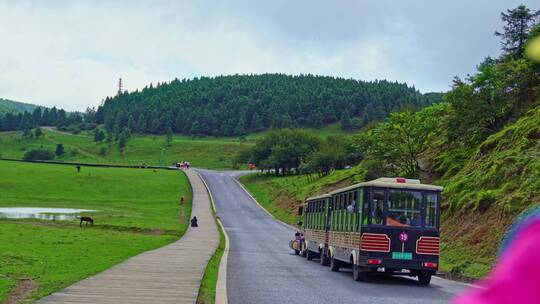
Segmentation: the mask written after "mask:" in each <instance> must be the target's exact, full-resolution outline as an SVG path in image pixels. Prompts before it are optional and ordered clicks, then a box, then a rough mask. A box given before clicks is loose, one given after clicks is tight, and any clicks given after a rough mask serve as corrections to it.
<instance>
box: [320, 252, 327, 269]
mask: <svg viewBox="0 0 540 304" xmlns="http://www.w3.org/2000/svg"><path fill="white" fill-rule="evenodd" d="M319 256H320V258H319V263H321V265H323V266H328V257H327V256H326V255H325V254H324V252H321V254H319Z"/></svg>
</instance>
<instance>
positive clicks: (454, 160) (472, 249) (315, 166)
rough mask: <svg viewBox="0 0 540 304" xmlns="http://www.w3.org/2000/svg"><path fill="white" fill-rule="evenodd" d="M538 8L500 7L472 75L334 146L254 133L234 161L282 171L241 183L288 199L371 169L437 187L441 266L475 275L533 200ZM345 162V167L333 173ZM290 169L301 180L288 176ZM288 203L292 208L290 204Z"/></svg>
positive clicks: (539, 188) (536, 197)
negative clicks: (531, 49)
mask: <svg viewBox="0 0 540 304" xmlns="http://www.w3.org/2000/svg"><path fill="white" fill-rule="evenodd" d="M539 16H540V11H533V10H530V9H528V8H527V7H525V6H519V7H517V8H515V9H512V10H508V11H506V12H504V13H502V14H501V19H502V21H503V22H504V28H503V31H502V32H501V33H497V36H500V37H501V46H502V54H501V55H500V56H499V57H498V58H490V57H488V58H486V59H485V60H484V61H483V62H481V63H480V64H479V65H478V66H477V71H476V73H474V74H473V75H470V76H468V77H467V78H465V79H460V78H457V77H456V78H455V79H454V81H453V85H452V89H451V90H450V91H449V92H448V93H446V94H445V95H444V98H443V100H444V101H443V102H442V103H438V104H434V105H431V106H428V107H425V108H423V109H421V110H419V111H400V112H395V113H391V114H390V115H389V117H388V118H387V119H385V120H384V121H382V122H379V123H377V124H373V125H371V126H369V127H368V128H365V129H364V130H362V131H361V132H358V133H357V134H356V135H354V136H353V137H352V138H342V139H340V140H341V143H340V145H332V144H330V142H331V141H332V142H336V140H338V139H336V138H328V139H326V142H324V141H322V142H321V141H316V139H314V138H312V137H310V136H309V134H298V133H294V132H293V131H283V132H281V131H275V132H279V134H274V133H273V134H269V136H267V137H265V138H261V139H260V140H259V141H258V142H257V143H256V145H255V146H254V147H253V148H250V149H248V150H246V151H242V153H239V154H238V155H237V162H241V161H253V162H256V163H257V165H260V167H262V168H263V169H264V168H266V169H270V168H272V169H274V168H277V169H278V170H276V172H282V174H285V175H287V173H290V174H289V175H288V176H285V177H269V176H264V177H259V178H257V177H252V178H251V179H249V178H246V179H245V180H244V182H246V183H247V186H248V188H250V187H251V188H252V189H256V190H257V192H258V193H261V192H264V191H266V190H264V189H267V190H268V189H270V191H267V192H266V193H265V195H266V197H269V198H270V199H273V200H278V201H279V200H281V201H282V200H283V199H284V197H285V195H284V192H288V194H287V195H288V197H289V198H291V199H292V200H295V201H296V202H297V203H300V202H301V201H302V200H303V199H304V198H305V197H306V196H311V195H315V194H319V193H323V192H325V191H328V190H331V189H335V187H336V186H337V185H339V186H344V185H347V184H350V183H355V182H360V181H365V180H370V179H374V178H377V177H381V176H403V177H419V178H421V179H422V180H423V181H424V182H427V183H434V184H438V185H442V186H444V187H445V190H444V193H443V197H444V200H443V206H442V217H443V218H442V228H441V231H442V234H441V236H442V238H443V243H442V247H441V248H442V250H443V254H442V255H441V259H442V263H443V264H442V266H441V267H442V268H443V270H446V271H449V272H453V273H458V274H462V273H464V274H466V275H467V276H470V277H479V276H483V275H485V274H486V273H487V272H488V271H489V269H490V267H491V265H492V263H493V262H494V260H495V256H496V253H497V247H498V244H499V242H500V240H501V238H502V236H503V235H504V233H505V231H506V229H507V227H508V225H509V224H510V223H511V222H512V221H513V220H514V219H515V218H516V217H517V216H519V215H520V214H521V213H522V212H526V211H527V210H528V209H529V208H531V207H535V206H538V205H539V204H540V155H539V151H540V77H539V75H540V61H539V60H536V61H535V60H534V59H533V57H532V56H531V57H529V56H527V52H526V50H527V48H528V46H529V45H531V44H532V42H533V41H539V39H540V20H539V18H538V17H539ZM290 132H293V133H294V134H293V136H291V135H290V134H288V133H290ZM299 136H300V138H301V139H298V137H299ZM296 142H300V143H302V144H301V145H299V147H300V148H299V149H296V150H294V149H288V150H287V149H281V147H290V146H291V145H292V144H293V143H296ZM291 151H292V152H291ZM287 152H288V153H287ZM347 164H348V165H352V166H353V168H352V169H349V170H338V171H333V170H334V169H339V168H343V167H344V166H345V165H347ZM291 168H292V169H291ZM298 173H308V175H307V178H306V177H305V176H302V175H293V174H298ZM313 173H318V176H319V178H317V176H316V175H314V174H313ZM314 176H315V177H314ZM261 189H263V190H264V191H262V190H261ZM276 189H279V191H277V190H276ZM283 189H284V190H285V191H283ZM272 193H276V194H277V195H279V197H273V196H272ZM289 205H290V206H293V208H291V210H288V211H289V212H290V213H291V214H292V213H293V212H295V208H294V204H289ZM289 216H290V215H289ZM284 218H287V217H284Z"/></svg>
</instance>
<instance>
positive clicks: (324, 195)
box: [306, 194, 330, 202]
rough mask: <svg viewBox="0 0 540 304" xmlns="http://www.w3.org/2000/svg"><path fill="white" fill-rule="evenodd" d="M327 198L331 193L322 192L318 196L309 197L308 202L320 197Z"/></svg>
mask: <svg viewBox="0 0 540 304" xmlns="http://www.w3.org/2000/svg"><path fill="white" fill-rule="evenodd" d="M325 198H330V194H321V195H318V196H313V197H308V198H306V202H307V201H313V200H318V199H325Z"/></svg>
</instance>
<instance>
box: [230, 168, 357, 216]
mask: <svg viewBox="0 0 540 304" xmlns="http://www.w3.org/2000/svg"><path fill="white" fill-rule="evenodd" d="M364 174H365V170H364V168H363V167H362V166H356V167H353V168H351V169H347V170H338V171H333V172H332V173H331V174H329V175H327V176H323V177H321V178H319V177H317V175H311V176H307V175H300V176H296V175H293V176H285V177H275V176H272V175H260V176H259V175H256V174H250V175H244V176H242V177H240V181H241V182H242V184H244V186H246V188H247V189H248V190H249V192H250V193H251V194H252V195H253V196H254V197H255V198H256V199H257V201H258V202H259V203H260V204H261V205H262V206H263V207H264V208H265V209H267V210H268V211H270V213H272V214H273V215H274V216H275V217H276V218H277V219H279V220H281V221H283V222H286V223H289V224H296V223H297V221H298V217H297V216H296V212H297V207H298V205H299V204H300V203H301V202H303V201H304V200H305V198H306V197H309V196H313V195H316V194H322V193H325V192H328V191H329V190H331V189H334V188H339V187H340V186H345V185H349V184H352V183H356V182H360V181H361V180H362V179H363V177H364Z"/></svg>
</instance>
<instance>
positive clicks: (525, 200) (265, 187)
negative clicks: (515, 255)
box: [241, 107, 540, 277]
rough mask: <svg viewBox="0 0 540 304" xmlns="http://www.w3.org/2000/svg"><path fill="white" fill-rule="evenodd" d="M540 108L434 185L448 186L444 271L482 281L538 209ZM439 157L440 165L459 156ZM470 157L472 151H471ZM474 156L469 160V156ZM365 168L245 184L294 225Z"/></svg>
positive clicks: (267, 178)
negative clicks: (307, 201) (517, 225)
mask: <svg viewBox="0 0 540 304" xmlns="http://www.w3.org/2000/svg"><path fill="white" fill-rule="evenodd" d="M538 151H540V107H537V108H536V109H535V110H533V111H531V112H529V113H528V114H527V115H526V116H525V117H523V118H521V119H520V120H519V121H517V122H516V123H514V124H511V125H509V126H507V127H506V128H505V129H503V130H502V131H500V132H498V133H496V134H494V135H493V136H491V137H489V138H488V139H487V140H486V141H485V142H484V143H483V144H482V145H480V147H479V148H478V149H477V151H475V152H473V153H472V154H473V156H472V157H471V158H470V159H469V160H468V161H466V162H465V164H463V163H459V164H457V165H451V166H450V167H451V170H453V172H452V174H448V175H447V176H444V177H443V178H441V179H440V180H438V181H436V182H435V183H436V184H441V185H443V186H445V191H444V202H443V204H444V206H443V207H444V209H443V225H442V228H441V234H442V237H443V243H442V250H443V253H442V256H441V269H442V270H443V271H448V272H454V273H458V274H464V275H466V276H470V277H480V276H484V275H485V274H487V272H488V271H489V269H490V267H491V265H492V264H493V262H494V259H495V254H496V250H497V246H498V243H499V241H500V238H501V237H502V235H503V234H504V231H505V229H506V227H507V226H508V225H509V224H510V223H511V222H512V220H513V219H514V218H515V216H516V215H517V214H518V213H519V212H520V211H522V210H524V209H525V208H528V207H530V206H532V205H538V204H540V154H539V152H538ZM453 152H454V154H452V153H450V154H445V153H442V152H441V151H439V153H440V154H439V158H440V157H444V158H446V159H438V161H439V162H446V163H451V162H454V159H455V158H457V157H456V155H455V154H456V153H463V151H459V150H456V151H453ZM469 153H470V151H469ZM469 155H470V154H469ZM364 172H365V170H363V169H362V166H361V165H360V166H358V167H355V168H353V169H350V170H342V171H335V172H333V173H332V174H330V175H329V176H326V177H323V178H320V179H314V180H308V178H307V177H306V176H289V177H273V176H260V177H258V176H254V175H248V176H243V177H242V178H241V181H242V183H244V185H245V186H246V187H247V188H248V190H249V191H250V192H251V193H252V194H253V195H254V196H255V197H256V198H257V200H258V201H259V202H260V203H261V204H262V205H263V206H264V207H265V208H266V209H267V210H269V211H270V212H272V213H273V214H274V215H275V216H276V217H277V218H279V219H280V220H283V221H285V222H288V223H295V222H296V221H297V217H296V216H295V215H294V214H295V212H296V206H297V205H298V204H299V203H300V202H301V201H303V199H304V198H305V197H307V196H312V195H316V194H321V193H324V192H326V191H328V190H330V189H333V188H336V187H342V186H345V185H348V184H351V183H354V182H358V181H360V180H362V179H363V177H364V174H363V173H364Z"/></svg>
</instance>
